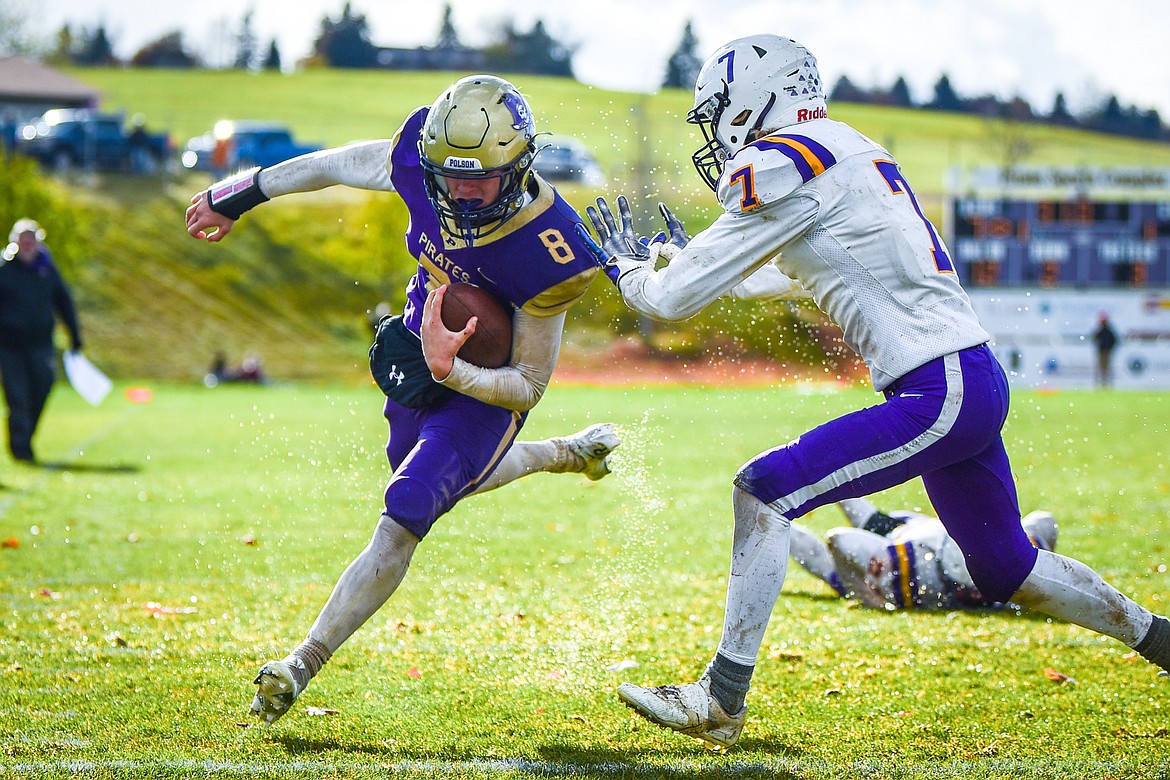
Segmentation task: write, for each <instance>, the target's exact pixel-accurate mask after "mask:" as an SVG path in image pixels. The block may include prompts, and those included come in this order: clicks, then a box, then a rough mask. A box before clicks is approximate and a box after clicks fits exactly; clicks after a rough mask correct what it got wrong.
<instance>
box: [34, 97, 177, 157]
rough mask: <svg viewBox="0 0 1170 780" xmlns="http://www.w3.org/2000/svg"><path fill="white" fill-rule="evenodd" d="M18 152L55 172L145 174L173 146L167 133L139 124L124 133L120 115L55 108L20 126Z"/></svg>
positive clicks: (124, 125) (125, 129) (125, 128)
mask: <svg viewBox="0 0 1170 780" xmlns="http://www.w3.org/2000/svg"><path fill="white" fill-rule="evenodd" d="M16 151H17V153H19V154H23V155H26V156H28V157H32V158H34V159H36V160H38V161H39V162H40V163H41V164H42V165H44V166H46V167H49V168H52V169H54V170H58V171H63V170H67V169H69V168H84V169H87V170H101V171H133V172H137V173H148V172H150V171H153V170H157V169H158V168H159V167H160V166H162V165H164V164H165V163H166V161H167V159H168V158H169V157H170V156H171V155H172V153H173V151H174V144H173V143H172V141H171V137H170V135H169V134H167V133H148V132H146V129H145V128H144V127H143V126H142V124H141V123H136V124H135V126H134V127H133V129H131V130H128V129H127V124H126V120H125V116H124V115H122V114H105V113H100V112H97V111H92V110H89V109H72V108H54V109H51V110H49V111H46V112H45V113H44V114H43V115H41V116H40V117H38V118H37V119H34V120H33V121H32V122H29V123H27V124H25V125H24V126H23V127H21V128H19V130H18V132H17V135H16Z"/></svg>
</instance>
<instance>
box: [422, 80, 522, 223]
mask: <svg viewBox="0 0 1170 780" xmlns="http://www.w3.org/2000/svg"><path fill="white" fill-rule="evenodd" d="M535 136H536V124H535V122H534V121H533V119H532V111H531V109H529V107H528V102H527V101H526V100H525V99H524V97H523V95H521V94H520V93H519V92H518V91H517V90H516V88H515V87H514V86H512V85H511V84H509V83H508V82H507V81H504V80H503V79H500V78H497V77H495V76H468V77H467V78H463V79H460V80H459V81H457V82H455V83H454V84H453V85H451V86H450V87H449V88H448V89H447V90H446V91H445V92H443V94H442V95H440V96H439V99H438V100H436V101H435V104H434V105H433V106H431V110H430V113H429V114H428V115H427V121H426V123H425V124H424V125H423V129H422V137H421V138H420V139H419V142H418V148H419V157H420V158H421V160H422V167H423V179H424V183H425V185H426V192H427V198H428V199H429V200H430V202H431V206H432V207H433V208H434V209H435V213H436V214H437V215H438V216H439V220H440V222H442V224H443V229H444V230H446V231H447V232H448V233H451V234H452V235H454V236H457V237H459V238H462V239H463V240H464V241H466V242H467V243H469V244H470V243H473V242H474V240H475V239H477V238H482V237H483V236H486V235H489V234H491V233H493V232H495V231H496V230H499V229H500V227H502V226H503V225H504V223H505V222H507V221H508V220H509V219H511V218H512V217H513V216H515V214H516V212H517V211H518V210H519V208H520V206H521V205H522V204H523V202H524V189H525V187H526V186H527V184H528V179H529V176H530V170H529V169H530V167H531V166H532V159H533V156H534V155H535V154H536V145H535V140H534V139H535ZM468 180H472V181H476V182H482V183H484V184H490V182H489V181H488V180H495V181H497V182H498V183H499V195H498V196H496V197H495V198H493V199H491V201H490V202H486V200H487V199H486V198H477V197H467V196H466V193H463V192H461V191H457V192H453V190H461V189H462V188H461V187H460V185H459V184H458V182H460V181H464V182H466V181H468ZM479 189H482V188H479ZM488 189H489V190H491V187H490V186H488Z"/></svg>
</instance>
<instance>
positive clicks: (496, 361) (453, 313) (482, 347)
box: [442, 283, 512, 368]
mask: <svg viewBox="0 0 1170 780" xmlns="http://www.w3.org/2000/svg"><path fill="white" fill-rule="evenodd" d="M442 315H443V324H444V325H446V326H447V329H448V330H463V327H464V326H465V325H466V324H467V321H468V320H469V319H471V318H472V317H478V318H479V322H477V323H476V326H475V333H472V334H471V338H469V339H468V340H467V341H466V342H465V343H464V344H463V346H462V347H460V349H459V357H461V358H463V359H464V360H466V361H467V362H468V363H474V364H475V365H477V366H483V367H484V368H499V367H500V366H504V365H507V363H508V361H509V360H510V359H511V358H512V308H511V307H510V306H505V305H504V304H503V303H501V302H500V300H499V299H498V298H496V297H495V296H494V295H492V294H491V293H490V292H488V291H487V290H485V289H483V288H482V287H477V286H475V285H474V284H461V283H455V284H452V285H450V286H448V287H447V292H446V294H445V295H444V296H443V311H442Z"/></svg>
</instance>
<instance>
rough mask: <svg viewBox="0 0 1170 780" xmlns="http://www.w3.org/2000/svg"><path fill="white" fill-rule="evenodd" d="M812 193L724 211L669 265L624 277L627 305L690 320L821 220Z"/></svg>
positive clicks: (662, 317)
mask: <svg viewBox="0 0 1170 780" xmlns="http://www.w3.org/2000/svg"><path fill="white" fill-rule="evenodd" d="M819 209H820V204H819V203H818V202H817V200H816V198H814V197H812V196H811V195H795V196H793V197H788V198H784V199H783V200H781V201H779V202H777V203H776V204H775V205H771V206H764V207H761V208H759V209H756V210H754V211H749V212H746V213H737V214H730V213H724V214H722V215H720V216H719V218H718V219H716V220H715V222H714V223H713V224H712V225H711V226H710V227H709V228H707V229H706V230H704V231H703V232H701V233H699V234H698V235H697V236H695V237H694V238H693V239H691V242H690V243H689V244H687V245H686V246H685V247H684V248H683V250H682V251H681V252H679V253H678V254H677V255H676V256H675V258H674V259H673V260H672V261H671V262H670V265H668V266H666V267H665V268H660V269H658V270H654V269H653V268H650V267H648V266H649V264H648V263H647V264H642V265H641V266H640V267H638V268H635V269H633V270H631V271H629V272H628V273H626V274H625V275H624V276H622V278H621V282H620V283H619V288H620V290H621V293H622V298H623V299H624V300H625V302H626V305H627V306H629V307H630V308H631V309H634V310H635V311H639V312H641V313H642V314H645V315H647V316H649V317H653V318H654V319H659V320H685V319H687V318H688V317H693V316H694V315H696V314H698V313H699V312H700V311H702V309H703V307H704V306H706V305H707V304H709V303H711V302H712V301H714V300H715V299H716V298H718V297H720V296H721V295H727V293H728V292H729V291H730V290H731V289H732V288H733V287H735V286H736V285H737V284H739V283H740V282H742V281H744V280H745V279H747V278H748V277H749V276H751V275H752V274H753V273H755V271H756V269H758V268H760V267H761V266H762V265H763V264H764V263H765V262H767V261H768V260H770V259H771V258H773V257H775V256H776V255H777V254H778V253H779V252H780V250H781V249H782V248H783V247H784V245H785V244H787V243H788V242H790V241H792V240H793V239H795V238H797V237H798V236H800V235H801V234H803V233H804V232H805V231H807V230H808V229H809V228H810V227H812V226H813V224H814V223H815V222H816V218H817V213H818V211H819Z"/></svg>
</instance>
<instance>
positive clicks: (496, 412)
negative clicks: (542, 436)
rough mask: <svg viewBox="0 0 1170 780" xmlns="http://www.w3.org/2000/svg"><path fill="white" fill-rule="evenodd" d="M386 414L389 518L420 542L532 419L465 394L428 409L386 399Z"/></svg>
mask: <svg viewBox="0 0 1170 780" xmlns="http://www.w3.org/2000/svg"><path fill="white" fill-rule="evenodd" d="M383 414H384V415H385V417H386V420H387V422H389V423H390V438H389V440H388V441H387V442H386V457H387V458H388V459H389V460H390V466H391V468H392V469H393V470H394V476H393V477H391V478H390V483H389V484H388V485H387V486H386V514H387V516H389V517H390V518H391V519H392V520H394V521H395V522H396V523H398V524H399V525H400V526H402V527H403V528H405V529H406V530H408V531H410V532H411V533H412V534H414V535H415V536H417V537H418V538H419V539H422V538H423V537H424V536H426V535H427V532H428V531H430V530H431V526H432V525H434V523H435V521H436V520H438V519H439V517H440V516H442V515H443V514H444V513H446V512H447V511H448V510H450V509H451V507H453V506H455V504H456V503H457V502H458V501H459V499H461V498H463V497H464V496H466V495H467V494H468V493H470V492H472V491H473V490H475V489H476V488H477V487H478V486H479V484H480V483H481V482H483V480H485V479H487V477H488V476H489V475H490V474H491V473H492V471H494V470H495V468H496V466H497V465H499V463H500V461H501V460H502V459H503V457H504V453H506V452H507V451H508V448H509V447H511V446H512V442H513V441H515V440H516V435H517V434H518V433H519V432H520V428H521V427H522V426H523V425H524V420H525V419H526V417H527V416H528V415H527V412H525V413H523V414H521V413H520V412H514V411H512V410H510V409H504V408H502V407H499V406H492V405H491V404H485V403H483V402H482V401H477V400H476V399H474V398H472V397H470V396H466V395H462V394H456V395H454V396H453V397H451V398H448V399H447V400H446V401H444V402H442V403H441V404H439V405H438V406H434V407H430V408H426V409H408V408H407V407H405V406H401V405H399V404H396V403H394V402H393V401H391V400H390V399H386V407H385V409H384V410H383Z"/></svg>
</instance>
